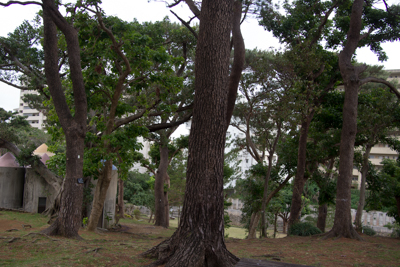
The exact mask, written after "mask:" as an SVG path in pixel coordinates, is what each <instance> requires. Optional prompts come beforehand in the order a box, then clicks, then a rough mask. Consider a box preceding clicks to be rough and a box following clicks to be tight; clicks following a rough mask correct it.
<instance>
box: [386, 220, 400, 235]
mask: <svg viewBox="0 0 400 267" xmlns="http://www.w3.org/2000/svg"><path fill="white" fill-rule="evenodd" d="M384 226H385V227H387V228H389V229H393V232H392V234H391V235H390V236H391V237H394V238H400V224H399V223H398V222H395V223H393V224H392V223H388V224H385V225H384Z"/></svg>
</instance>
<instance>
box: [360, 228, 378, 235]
mask: <svg viewBox="0 0 400 267" xmlns="http://www.w3.org/2000/svg"><path fill="white" fill-rule="evenodd" d="M362 229H363V233H364V234H366V235H369V236H374V235H376V232H375V230H374V229H372V227H369V226H363V227H362Z"/></svg>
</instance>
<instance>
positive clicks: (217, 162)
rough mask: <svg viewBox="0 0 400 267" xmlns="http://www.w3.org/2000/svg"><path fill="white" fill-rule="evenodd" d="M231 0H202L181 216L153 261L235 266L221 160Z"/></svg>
mask: <svg viewBox="0 0 400 267" xmlns="http://www.w3.org/2000/svg"><path fill="white" fill-rule="evenodd" d="M232 13H233V1H231V0H203V1H202V9H201V21H200V30H199V38H198V43H197V50H196V60H195V77H196V79H195V92H196V94H195V100H194V109H193V120H192V128H191V133H190V138H189V157H188V166H187V184H186V190H185V199H184V204H183V211H182V218H181V221H180V224H179V228H178V230H177V231H176V232H175V233H174V234H173V236H172V237H171V238H169V239H167V240H165V241H164V242H162V243H161V244H159V245H158V246H156V247H154V248H152V249H150V250H149V251H147V252H145V253H144V255H147V256H153V257H156V258H158V261H157V262H155V263H154V265H161V264H164V263H166V265H165V266H166V267H168V266H174V267H180V266H185V267H187V266H220V267H225V266H233V265H234V264H235V263H236V262H237V261H238V260H239V259H238V258H237V257H235V256H234V255H233V254H231V253H230V252H229V251H228V250H227V248H226V246H225V242H224V221H223V217H224V196H223V162H224V148H225V129H226V113H227V95H228V94H227V92H226V88H227V86H226V84H227V78H228V75H229V54H230V38H229V35H230V29H231V25H232V24H231V21H232Z"/></svg>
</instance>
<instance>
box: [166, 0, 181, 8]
mask: <svg viewBox="0 0 400 267" xmlns="http://www.w3.org/2000/svg"><path fill="white" fill-rule="evenodd" d="M180 2H182V0H177V1H175V3H173V4H170V5H168V6H167V7H169V8H171V7H174V6H177V5H178V4H179V3H180Z"/></svg>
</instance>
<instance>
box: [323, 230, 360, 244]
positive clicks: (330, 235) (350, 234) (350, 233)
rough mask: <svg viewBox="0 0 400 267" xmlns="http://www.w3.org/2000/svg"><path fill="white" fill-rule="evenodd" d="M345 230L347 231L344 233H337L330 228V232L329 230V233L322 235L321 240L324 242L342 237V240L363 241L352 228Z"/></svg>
mask: <svg viewBox="0 0 400 267" xmlns="http://www.w3.org/2000/svg"><path fill="white" fill-rule="evenodd" d="M346 230H347V231H345V233H342V232H343V231H341V232H339V231H337V230H335V228H332V230H330V231H329V232H327V233H324V234H322V235H321V239H322V240H326V239H329V238H334V239H335V240H336V239H339V238H341V237H344V238H350V239H355V240H358V241H364V239H362V237H361V236H360V235H359V234H358V233H357V231H356V230H355V229H354V228H353V227H350V229H346Z"/></svg>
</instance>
